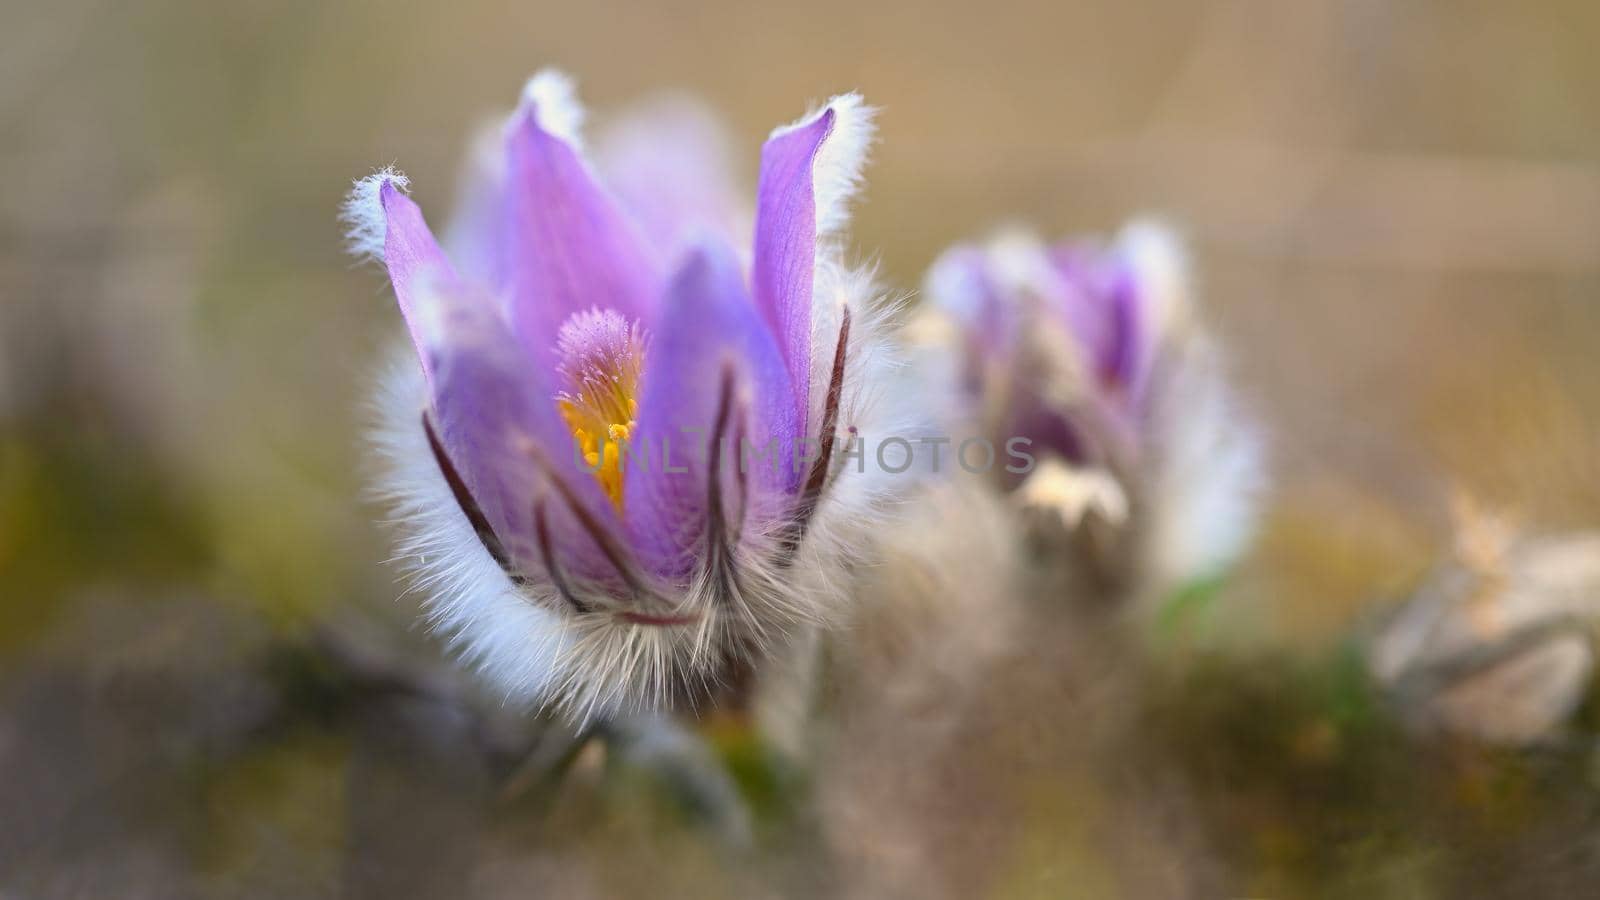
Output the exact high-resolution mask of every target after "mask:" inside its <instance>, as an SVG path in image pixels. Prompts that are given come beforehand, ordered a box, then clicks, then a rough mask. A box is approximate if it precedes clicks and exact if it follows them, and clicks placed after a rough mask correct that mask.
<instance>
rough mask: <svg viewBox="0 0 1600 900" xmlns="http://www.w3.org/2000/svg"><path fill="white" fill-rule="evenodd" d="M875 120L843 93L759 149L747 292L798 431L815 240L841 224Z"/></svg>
mask: <svg viewBox="0 0 1600 900" xmlns="http://www.w3.org/2000/svg"><path fill="white" fill-rule="evenodd" d="M872 116H873V110H872V109H871V108H870V107H867V106H864V105H863V104H862V102H861V98H860V97H859V96H857V95H855V94H845V95H841V96H839V97H835V98H833V100H831V101H829V103H828V106H827V108H826V109H824V110H823V111H822V112H821V113H820V114H818V115H816V116H814V117H812V118H810V119H807V120H802V121H801V122H799V123H797V124H795V125H792V126H788V127H785V128H780V129H778V130H776V131H774V132H773V133H772V136H771V137H769V138H768V139H767V142H766V144H765V145H764V146H763V147H762V148H761V176H760V180H759V183H758V185H757V190H756V233H755V252H754V257H753V263H752V273H751V282H752V290H753V293H754V296H755V302H756V307H757V308H758V309H759V310H760V311H761V315H762V316H763V317H764V318H765V319H766V321H767V323H768V326H769V327H770V328H771V329H772V331H773V333H774V334H776V335H777V338H778V346H779V348H780V349H781V351H782V353H783V358H784V362H785V364H786V365H787V366H788V369H789V378H790V381H791V382H793V383H794V385H795V395H796V396H795V402H796V404H797V405H798V412H797V422H798V423H799V426H800V428H801V430H802V431H804V430H805V429H806V428H807V427H808V422H807V419H808V417H809V412H810V397H809V393H808V390H809V385H810V381H811V374H810V373H811V324H812V292H813V288H814V286H815V285H814V283H813V282H814V280H815V273H816V264H817V252H818V251H817V239H818V237H819V236H821V235H825V234H827V233H829V232H832V231H835V230H837V229H838V228H839V227H841V225H842V224H843V223H844V221H845V218H846V212H845V209H846V204H847V201H848V200H849V198H850V196H851V195H852V194H853V193H854V192H855V189H856V187H857V184H858V183H859V181H860V176H861V167H862V165H863V164H864V163H865V160H866V151H867V147H868V145H869V144H870V143H871V141H872V133H873V132H872Z"/></svg>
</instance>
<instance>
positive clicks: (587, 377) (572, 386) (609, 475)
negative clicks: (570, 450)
mask: <svg viewBox="0 0 1600 900" xmlns="http://www.w3.org/2000/svg"><path fill="white" fill-rule="evenodd" d="M558 349H559V350H560V352H561V355H562V356H563V357H564V358H563V359H562V362H561V372H562V374H563V375H565V376H566V378H567V381H568V385H567V388H568V389H567V390H565V391H562V392H561V394H560V396H559V397H558V400H559V404H560V408H561V417H562V418H563V419H564V420H565V421H566V423H567V427H568V428H570V429H572V438H573V440H575V441H576V442H577V444H578V448H579V450H580V451H581V452H582V454H583V459H584V462H585V463H587V464H588V466H589V468H590V469H593V470H594V477H595V479H596V480H597V481H599V482H600V486H601V488H603V489H604V490H605V492H606V496H607V497H609V498H611V502H612V504H614V505H615V506H616V507H617V509H618V511H620V510H621V509H622V481H623V470H622V455H623V446H624V445H625V444H626V442H627V441H628V439H629V437H630V436H631V435H632V434H633V428H634V425H635V419H636V418H637V416H638V413H639V403H638V400H637V399H635V392H636V391H637V389H638V385H639V370H640V367H641V365H642V364H643V360H644V339H643V335H642V334H640V332H639V330H638V329H637V328H636V327H632V326H630V325H628V324H627V322H626V320H624V319H623V318H622V317H621V316H619V315H617V314H616V313H614V312H610V311H605V312H601V311H598V310H591V311H589V312H585V313H578V314H576V315H574V316H573V317H572V318H571V319H569V320H568V321H567V323H566V324H565V325H563V326H562V330H561V336H560V340H559V342H558Z"/></svg>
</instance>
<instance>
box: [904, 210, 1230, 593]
mask: <svg viewBox="0 0 1600 900" xmlns="http://www.w3.org/2000/svg"><path fill="white" fill-rule="evenodd" d="M926 292H927V294H928V296H929V298H930V301H931V302H930V307H931V310H930V312H929V315H930V317H933V318H935V319H937V321H938V322H939V323H940V324H941V326H942V327H940V328H938V329H936V331H935V333H944V334H947V335H949V336H951V338H952V343H953V344H954V345H955V346H954V349H955V351H956V356H957V358H958V360H959V362H958V369H959V371H958V373H957V375H956V377H957V380H958V382H959V384H958V389H957V395H958V396H960V397H962V398H964V399H965V401H966V418H967V419H968V420H969V422H971V423H973V424H975V425H976V426H977V427H978V428H979V430H980V431H982V432H983V433H984V434H985V435H986V436H987V437H988V439H989V440H990V441H991V442H993V443H996V444H999V443H1004V442H1009V441H1013V440H1018V439H1020V440H1021V441H1024V442H1026V443H1025V446H1026V447H1027V449H1028V452H1029V454H1030V455H1031V456H1033V457H1034V458H1035V460H1036V464H1035V465H1034V466H1033V467H1032V468H1031V469H1030V470H1029V471H1028V472H1026V473H1021V474H1016V473H1013V475H1012V477H1009V478H1008V479H1007V480H1006V481H1005V482H1004V485H1003V486H1004V488H1005V489H1006V490H1007V491H1008V492H1009V493H1011V494H1012V496H1013V497H1014V498H1015V499H1016V500H1017V502H1018V503H1019V505H1021V506H1022V507H1024V508H1025V509H1028V510H1031V511H1035V512H1044V513H1046V514H1047V516H1046V518H1047V520H1049V522H1050V523H1054V524H1063V525H1065V526H1066V527H1067V528H1068V529H1069V531H1075V530H1078V529H1081V528H1082V527H1083V526H1084V525H1085V523H1086V522H1087V521H1090V520H1091V519H1093V520H1097V522H1098V525H1097V526H1096V527H1098V528H1100V529H1101V537H1099V538H1096V539H1095V541H1096V544H1097V546H1098V547H1100V548H1101V550H1102V551H1103V550H1104V548H1106V547H1108V546H1110V547H1113V548H1114V551H1113V552H1112V554H1111V555H1113V556H1115V557H1116V560H1115V563H1114V564H1115V565H1117V566H1119V567H1121V568H1124V569H1128V568H1133V569H1142V570H1146V571H1151V572H1153V573H1154V575H1155V577H1156V579H1157V580H1158V581H1163V582H1169V583H1170V582H1181V581H1184V580H1188V579H1191V578H1196V577H1202V576H1206V575H1210V574H1214V573H1215V572H1216V571H1217V570H1219V569H1220V568H1222V567H1223V566H1225V565H1226V564H1227V563H1229V562H1231V561H1232V560H1233V559H1234V558H1235V557H1236V556H1237V555H1238V553H1239V552H1240V551H1241V550H1242V548H1243V546H1244V544H1245V543H1246V542H1247V541H1248V539H1249V537H1250V535H1251V534H1252V533H1253V531H1254V525H1255V502H1254V499H1255V496H1256V494H1257V487H1258V485H1259V482H1260V480H1261V446H1260V440H1259V437H1258V435H1257V433H1256V430H1255V427H1254V425H1253V424H1252V423H1251V422H1250V421H1249V419H1248V418H1247V417H1246V416H1245V415H1244V413H1243V412H1242V410H1241V409H1240V408H1239V406H1238V404H1237V403H1236V402H1235V400H1234V397H1233V393H1232V391H1231V389H1230V387H1229V385H1228V383H1227V381H1226V379H1225V378H1224V375H1223V371H1222V366H1221V360H1220V355H1219V351H1218V349H1217V347H1216V345H1215V343H1214V342H1213V341H1212V340H1211V339H1210V338H1209V336H1207V335H1206V334H1205V332H1204V330H1203V329H1202V328H1201V327H1200V326H1199V325H1198V323H1197V321H1196V314H1195V310H1194V303H1193V299H1192V296H1191V289H1190V286H1189V277H1188V266H1187V260H1186V256H1185V253H1184V250H1183V247H1182V244H1181V242H1180V241H1179V239H1178V238H1177V237H1176V235H1174V234H1173V233H1172V232H1171V231H1169V230H1168V229H1167V228H1165V227H1163V226H1160V225H1156V224H1152V223H1145V222H1136V223H1133V224H1130V225H1129V226H1128V227H1126V228H1124V229H1123V231H1122V232H1121V233H1120V234H1119V235H1118V236H1117V237H1116V239H1115V240H1113V241H1111V242H1103V241H1098V240H1094V239H1079V240H1069V241H1063V242H1060V243H1056V244H1048V243H1045V242H1044V241H1041V240H1040V239H1038V238H1037V237H1035V236H1034V235H1032V234H1031V233H1027V232H1023V231H1009V232H1005V233H1002V234H1000V235H998V236H996V237H995V238H994V239H992V240H991V241H989V242H988V243H986V244H983V245H977V244H963V245H957V246H955V247H953V248H951V249H950V250H948V251H946V252H945V253H944V254H943V255H942V256H941V257H940V258H939V259H938V260H937V261H936V262H935V264H934V266H933V267H932V268H931V269H930V270H929V274H928V279H927V286H926ZM1107 526H1109V529H1107ZM1106 530H1109V531H1110V532H1111V533H1112V534H1113V535H1115V539H1114V540H1112V541H1111V542H1109V543H1108V542H1107V541H1105V540H1104V534H1105V531H1106ZM1130 550H1131V551H1132V552H1131V553H1130V552H1128V551H1130ZM1130 564H1131V565H1130Z"/></svg>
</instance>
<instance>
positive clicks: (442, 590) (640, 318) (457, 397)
mask: <svg viewBox="0 0 1600 900" xmlns="http://www.w3.org/2000/svg"><path fill="white" fill-rule="evenodd" d="M582 119H583V114H582V110H581V108H580V107H579V106H578V104H577V102H576V101H575V99H574V96H573V92H572V89H571V85H570V82H569V81H568V80H567V79H565V78H564V77H563V76H561V75H559V74H556V73H551V72H545V73H541V74H539V75H537V76H535V77H534V78H533V79H532V80H531V81H530V82H529V83H528V86H527V87H526V89H525V90H524V93H523V97H522V101H521V104H520V106H519V108H518V109H517V110H516V111H515V112H514V113H513V114H512V115H511V116H510V118H509V120H508V121H506V122H505V123H504V124H503V127H501V128H500V129H499V130H498V132H497V133H496V134H494V135H492V136H491V137H490V138H489V139H487V140H486V142H485V143H484V144H483V146H482V147H481V148H480V153H479V154H478V156H477V159H476V162H475V163H474V165H473V166H472V167H471V168H470V169H469V172H468V176H467V179H466V184H465V185H464V187H463V190H462V196H461V199H460V202H459V208H458V210H457V213H456V216H455V219H454V222H453V224H452V229H451V231H450V232H449V234H448V238H449V239H448V241H446V242H445V245H444V246H441V243H440V242H439V241H436V240H435V237H434V234H433V232H432V231H431V230H430V228H429V226H428V225H427V224H426V223H425V222H424V219H423V214H422V211H421V210H420V209H419V207H418V206H417V204H415V203H414V202H413V201H412V200H411V199H410V197H409V196H408V194H407V190H408V183H407V180H406V178H405V177H404V176H402V175H401V174H400V173H399V172H397V171H395V170H393V169H384V170H382V171H380V172H377V173H376V174H374V175H372V176H370V177H368V178H365V179H363V180H361V181H359V182H357V184H356V186H355V189H354V190H353V192H352V194H351V196H350V198H349V200H348V202H347V205H346V210H345V217H346V219H347V221H348V222H349V223H350V225H351V239H352V243H353V245H354V247H355V249H356V250H357V251H358V252H361V253H364V254H368V255H370V256H372V257H374V258H376V259H379V260H381V261H382V262H383V263H384V264H385V265H386V266H387V269H388V273H389V277H390V280H391V282H392V284H393V286H394V292H395V296H396V298H397V299H398V301H399V306H400V310H401V313H402V314H403V316H404V319H405V322H406V325H407V328H408V329H409V332H410V336H411V340H412V343H413V344H414V345H415V348H416V353H417V356H418V357H419V358H420V362H421V366H420V368H419V367H418V366H417V365H416V364H415V362H408V363H407V364H406V365H403V366H401V367H400V368H399V369H398V370H397V373H396V374H395V375H394V376H393V377H391V379H390V381H389V383H388V385H387V386H386V389H385V394H384V399H383V401H382V404H381V406H382V411H383V416H384V420H385V425H384V429H383V431H382V435H381V440H382V443H383V449H384V451H385V454H386V457H387V458H388V459H389V460H390V461H391V463H392V465H391V466H390V467H389V473H388V475H387V476H386V481H385V485H384V486H385V488H386V489H387V490H388V492H389V493H390V494H391V495H392V496H393V497H394V498H395V499H396V508H397V512H398V518H399V520H400V522H401V524H402V527H403V529H404V532H405V534H406V536H407V538H406V540H407V543H406V546H405V548H404V551H405V552H404V555H405V557H406V558H407V559H409V560H411V561H412V563H413V564H414V565H415V567H416V568H417V569H418V574H419V583H420V584H421V585H422V586H423V587H425V588H426V590H427V591H428V593H429V594H430V596H431V607H430V610H431V614H432V616H433V618H434V619H435V620H436V623H437V625H438V626H440V627H441V628H443V629H444V630H445V631H446V632H448V633H450V634H452V635H454V636H455V638H456V640H457V642H458V643H459V645H460V646H461V648H462V649H463V651H464V652H465V654H466V655H467V656H468V657H469V658H470V659H472V660H473V661H475V662H476V663H478V664H479V666H480V667H481V668H482V669H483V670H484V671H485V672H486V673H487V674H488V675H489V676H490V677H491V679H492V680H493V681H494V682H495V683H497V684H498V685H499V686H500V687H501V688H502V689H503V690H504V691H505V692H506V693H507V695H509V696H512V697H516V698H526V699H529V700H532V701H534V702H542V703H554V704H557V705H561V706H564V707H566V708H567V709H568V710H569V711H570V712H572V713H573V714H574V715H576V716H580V717H581V716H587V715H589V714H593V713H601V714H604V713H607V712H614V711H619V710H622V709H625V708H636V707H645V706H655V705H660V704H662V703H663V702H668V701H671V700H673V699H676V698H679V697H683V696H693V695H694V694H695V693H697V692H700V691H703V690H704V689H705V688H707V687H708V686H709V685H711V684H713V683H715V682H716V681H717V680H719V679H721V678H723V677H724V676H725V675H726V674H727V673H728V672H729V670H730V669H731V668H733V667H736V666H739V665H742V664H743V663H745V662H748V661H749V660H751V659H755V658H759V657H760V655H761V654H762V653H763V652H764V651H765V650H767V649H769V648H770V647H771V645H772V644H773V643H774V642H775V641H777V640H779V639H780V638H781V637H782V635H783V634H784V633H785V632H786V631H788V630H790V629H791V628H793V627H796V626H807V625H810V624H814V623H817V622H819V621H822V620H825V619H826V618H827V617H828V614H829V612H830V607H831V605H832V603H833V600H834V598H835V597H836V596H837V595H838V594H839V593H840V592H839V591H838V590H837V589H836V588H833V587H831V585H832V584H833V579H834V578H835V576H836V575H837V574H838V573H839V572H840V570H841V569H840V567H841V560H840V557H841V554H843V553H847V552H849V548H851V547H853V546H854V543H855V542H854V541H853V540H852V539H851V535H852V534H853V532H852V529H853V528H856V527H858V526H860V525H861V523H862V522H863V521H865V520H868V519H870V516H871V514H872V511H873V510H874V509H876V508H877V506H878V505H879V503H880V501H881V500H882V499H883V496H884V494H885V493H886V491H887V489H888V486H889V484H890V483H889V482H887V481H881V480H879V475H880V473H876V472H874V471H872V470H870V469H865V470H863V469H859V468H845V467H841V466H840V465H838V462H839V459H838V455H839V454H838V453H837V452H836V450H837V446H838V442H837V440H836V438H835V436H836V435H839V434H848V433H849V430H850V429H859V428H861V427H866V425H867V424H868V423H869V422H872V421H873V417H874V416H877V415H881V414H882V411H883V409H884V407H883V405H882V404H877V403H875V402H874V400H875V399H876V398H878V397H880V396H881V394H882V393H883V392H882V391H881V390H875V389H874V387H873V385H874V383H875V380H876V379H880V378H881V377H883V376H884V372H885V371H886V366H887V365H888V357H887V356H886V354H885V351H884V347H883V344H882V341H881V340H880V339H879V337H878V334H879V333H880V331H881V330H882V329H881V327H880V325H879V322H878V321H877V314H876V313H874V311H873V308H869V306H868V304H867V303H866V301H867V300H868V299H869V297H870V294H871V284H870V279H869V278H868V277H867V276H865V275H863V274H861V273H858V272H854V271H851V270H849V269H847V268H846V267H845V266H844V265H842V263H841V261H840V257H841V253H840V250H839V248H838V238H837V236H838V234H839V232H840V230H841V229H842V226H843V225H844V224H845V222H846V220H847V203H848V202H849V200H850V199H851V196H852V194H853V193H854V192H855V191H856V189H857V186H858V183H859V176H860V170H861V167H862V164H863V162H864V157H865V153H866V150H867V147H868V145H869V143H870V141H871V138H872V110H871V109H870V108H869V107H867V106H865V105H863V103H862V101H861V99H860V98H859V97H858V96H856V95H854V94H846V95H842V96H838V97H835V98H833V99H832V100H830V101H829V102H828V103H827V104H826V105H825V106H824V107H822V108H821V109H820V111H818V112H816V113H813V114H811V115H808V116H806V117H804V118H802V119H800V120H799V121H798V122H796V123H795V124H793V125H790V126H787V127H783V128H779V129H777V130H776V131H774V132H773V133H772V135H771V137H770V138H769V139H768V140H767V142H766V145H765V147H764V148H763V150H762V154H761V171H760V179H759V187H758V190H757V193H756V202H755V214H754V232H753V234H754V239H753V241H752V240H751V235H750V233H749V231H747V230H746V231H744V232H743V233H740V232H741V230H742V229H741V223H742V222H748V221H749V217H748V215H747V214H746V213H745V212H744V210H745V208H746V207H745V206H744V204H741V203H739V202H738V201H737V200H736V199H735V198H736V197H737V194H736V193H735V192H734V190H733V189H732V187H731V185H730V183H729V179H728V178H727V175H726V165H725V163H724V162H723V160H722V159H721V157H720V153H721V147H720V145H719V143H718V142H717V140H716V138H717V135H715V134H714V133H713V129H712V127H711V125H710V124H709V123H708V122H707V121H706V119H705V117H704V115H703V114H702V113H699V112H698V111H697V110H696V109H695V108H693V107H691V106H686V105H684V104H683V103H681V102H680V103H678V104H676V105H670V106H663V107H659V108H657V109H656V110H654V111H653V112H650V113H648V114H645V115H643V116H642V117H638V118H635V119H633V120H631V121H629V122H627V123H625V124H624V125H623V126H621V127H619V128H618V129H617V130H616V131H614V132H613V137H612V139H610V140H608V141H603V142H601V145H600V147H599V149H598V151H597V152H595V153H593V154H592V156H593V158H592V159H591V154H590V153H589V152H588V151H587V149H586V147H585V145H584V142H583V141H582V139H581V138H580V133H579V130H580V125H581V123H582ZM445 247H447V248H448V249H445Z"/></svg>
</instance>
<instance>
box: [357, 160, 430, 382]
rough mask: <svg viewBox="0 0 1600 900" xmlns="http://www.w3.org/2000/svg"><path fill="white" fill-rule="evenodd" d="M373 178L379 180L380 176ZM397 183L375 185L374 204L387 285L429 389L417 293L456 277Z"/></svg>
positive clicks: (384, 181) (389, 180)
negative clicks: (424, 287)
mask: <svg viewBox="0 0 1600 900" xmlns="http://www.w3.org/2000/svg"><path fill="white" fill-rule="evenodd" d="M374 177H381V173H380V176H374ZM396 182H397V179H395V178H393V177H387V178H382V180H381V182H380V183H379V184H378V185H377V203H378V210H379V212H380V214H381V216H382V220H381V221H382V228H383V261H384V265H385V266H386V267H388V270H389V281H390V283H391V284H392V285H393V286H394V295H395V299H396V300H397V301H398V302H399V305H400V314H401V316H403V317H404V318H405V321H406V328H407V330H408V331H409V332H410V333H411V341H412V343H413V344H415V345H416V348H417V355H418V357H419V358H420V359H421V360H422V372H423V374H424V375H425V376H426V377H427V379H428V383H429V384H430V385H432V384H434V381H435V373H434V368H433V365H432V363H431V361H430V359H429V356H428V352H427V346H426V344H425V340H426V335H425V333H424V321H423V318H422V317H423V314H424V313H423V310H422V308H421V307H422V299H421V297H419V289H420V288H422V287H423V286H424V285H426V284H428V283H432V282H444V281H452V280H454V279H455V277H456V274H455V269H454V267H452V266H451V265H450V260H449V258H448V257H446V256H445V254H444V251H443V250H441V249H439V244H438V242H437V241H435V240H434V237H433V232H432V231H431V230H429V228H428V223H427V222H426V221H425V220H424V219H423V217H422V210H421V208H419V207H418V206H417V204H416V203H414V202H413V201H412V200H411V198H410V197H407V196H406V195H405V194H404V193H403V192H402V191H401V190H400V186H399V185H397V184H396ZM400 184H401V185H403V184H404V182H401V183H400ZM358 192H359V191H358ZM352 202H354V200H353V201H352Z"/></svg>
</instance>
